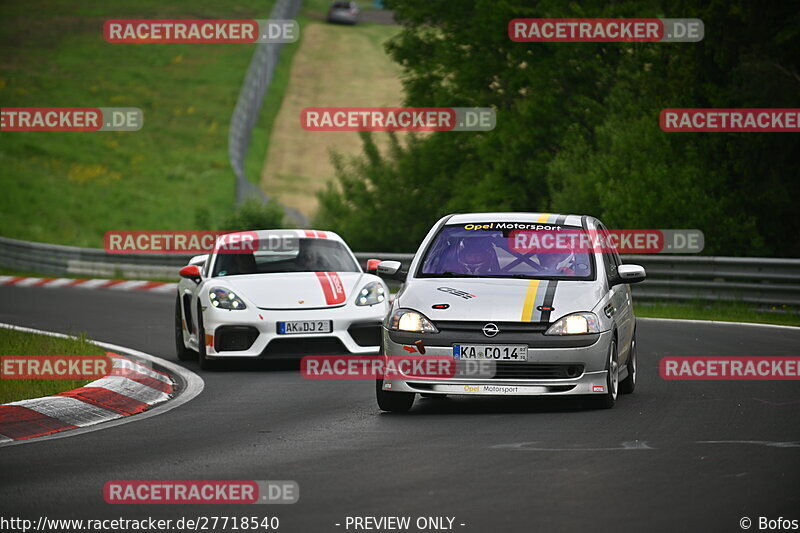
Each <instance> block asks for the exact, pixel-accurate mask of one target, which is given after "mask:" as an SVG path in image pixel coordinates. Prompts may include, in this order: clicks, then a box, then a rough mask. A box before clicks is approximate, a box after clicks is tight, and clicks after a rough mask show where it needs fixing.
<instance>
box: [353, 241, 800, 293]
mask: <svg viewBox="0 0 800 533" xmlns="http://www.w3.org/2000/svg"><path fill="white" fill-rule="evenodd" d="M356 257H358V259H359V261H361V262H362V263H364V262H365V261H366V260H367V259H371V258H375V259H384V260H392V261H400V262H401V263H403V267H404V268H408V265H409V264H410V263H411V259H412V258H413V257H414V254H381V253H358V254H356ZM622 260H623V262H625V263H633V264H637V265H642V266H643V267H644V268H645V270H646V271H647V280H646V281H644V282H643V283H639V284H636V285H633V286H632V290H633V295H634V297H635V298H636V299H637V300H683V301H686V300H699V301H705V302H713V301H739V302H744V303H756V304H771V305H795V306H796V305H800V259H770V258H760V257H704V256H677V255H645V254H641V255H624V256H622Z"/></svg>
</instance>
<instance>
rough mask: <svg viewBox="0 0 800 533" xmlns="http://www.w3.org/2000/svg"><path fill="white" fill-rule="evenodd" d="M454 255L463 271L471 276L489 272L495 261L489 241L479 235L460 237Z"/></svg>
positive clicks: (495, 256) (492, 268)
mask: <svg viewBox="0 0 800 533" xmlns="http://www.w3.org/2000/svg"><path fill="white" fill-rule="evenodd" d="M456 257H457V259H458V263H459V264H460V265H461V268H462V269H463V271H464V273H465V274H471V275H473V276H475V275H480V274H489V273H491V272H492V271H494V270H495V264H496V262H497V255H496V254H495V251H494V247H493V246H492V243H491V241H489V240H488V239H482V238H479V237H471V238H466V239H462V240H461V242H460V243H458V249H457V252H456Z"/></svg>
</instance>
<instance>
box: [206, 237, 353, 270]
mask: <svg viewBox="0 0 800 533" xmlns="http://www.w3.org/2000/svg"><path fill="white" fill-rule="evenodd" d="M296 242H297V246H296V247H294V248H293V249H289V250H281V251H266V250H265V251H256V252H254V253H244V254H230V253H223V254H219V255H217V259H216V261H215V262H214V272H213V274H212V276H237V275H242V274H271V273H279V272H360V269H359V267H358V265H357V264H356V262H355V261H354V260H353V257H352V256H351V255H350V253H349V252H348V251H347V249H346V248H345V247H344V246H343V245H342V244H341V243H339V242H337V241H332V240H326V239H298V240H297V241H296Z"/></svg>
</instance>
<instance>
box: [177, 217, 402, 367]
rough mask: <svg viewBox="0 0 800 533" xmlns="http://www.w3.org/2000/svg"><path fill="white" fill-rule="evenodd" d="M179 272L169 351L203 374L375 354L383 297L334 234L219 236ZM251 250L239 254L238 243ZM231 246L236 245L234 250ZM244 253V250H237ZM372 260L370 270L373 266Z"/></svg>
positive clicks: (379, 284) (378, 283)
mask: <svg viewBox="0 0 800 533" xmlns="http://www.w3.org/2000/svg"><path fill="white" fill-rule="evenodd" d="M224 239H225V242H226V243H228V245H223V246H220V245H219V241H218V245H217V248H216V249H215V251H214V252H213V253H211V254H208V255H200V256H196V257H194V258H192V260H191V261H190V262H189V265H187V266H185V267H183V268H182V269H181V271H180V275H181V281H180V283H179V284H178V295H177V298H176V301H175V344H176V350H177V354H178V358H179V359H180V360H189V359H191V358H194V357H197V356H198V354H199V359H200V365H201V367H202V368H208V367H209V366H211V364H212V361H213V360H220V359H225V358H235V357H265V358H286V357H300V356H303V355H329V354H375V353H378V352H379V350H380V338H381V322H382V321H383V318H384V317H385V316H386V313H387V312H388V309H389V298H388V297H389V290H388V288H387V286H386V283H385V282H384V281H383V280H381V279H380V278H379V277H377V276H375V275H373V274H370V273H369V272H366V273H365V272H364V271H363V270H362V269H361V267H360V265H359V264H358V261H357V260H356V258H355V256H354V255H353V252H352V251H350V248H348V246H347V244H345V242H344V241H343V240H342V238H341V237H339V236H338V235H336V234H335V233H333V232H330V231H315V230H269V231H254V232H241V233H233V234H228V235H225V237H224ZM237 242H238V243H241V242H245V244H247V246H240V247H237V246H236V245H235V243H237ZM231 243H234V244H233V245H231ZM242 250H244V251H242ZM377 263H378V261H377V260H370V261H369V263H368V269H370V268H375V267H376V266H377Z"/></svg>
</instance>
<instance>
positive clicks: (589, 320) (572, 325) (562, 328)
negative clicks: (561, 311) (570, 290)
mask: <svg viewBox="0 0 800 533" xmlns="http://www.w3.org/2000/svg"><path fill="white" fill-rule="evenodd" d="M587 333H600V322H599V321H598V320H597V315H595V314H594V313H573V314H571V315H567V316H563V317H561V318H559V319H558V320H556V321H555V322H554V323H553V325H552V326H550V327H549V328H548V329H547V331H546V332H545V333H544V334H545V335H586V334H587Z"/></svg>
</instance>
